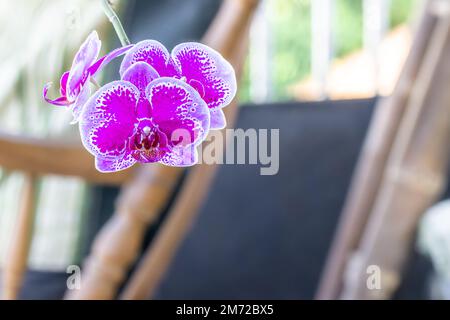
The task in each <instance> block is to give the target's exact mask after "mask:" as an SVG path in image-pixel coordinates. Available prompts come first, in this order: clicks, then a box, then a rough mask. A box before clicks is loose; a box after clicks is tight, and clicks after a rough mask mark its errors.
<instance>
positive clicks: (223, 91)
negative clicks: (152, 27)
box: [120, 40, 237, 129]
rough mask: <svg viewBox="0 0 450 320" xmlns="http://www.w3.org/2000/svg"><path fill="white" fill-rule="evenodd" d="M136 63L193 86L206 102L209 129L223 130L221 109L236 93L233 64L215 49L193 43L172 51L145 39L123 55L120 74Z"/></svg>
mask: <svg viewBox="0 0 450 320" xmlns="http://www.w3.org/2000/svg"><path fill="white" fill-rule="evenodd" d="M138 62H145V63H147V64H148V65H150V66H152V67H153V68H154V70H156V72H157V73H158V75H159V76H161V77H174V78H178V79H181V80H183V81H185V82H186V83H187V84H189V85H190V86H191V87H193V88H194V89H195V90H196V91H197V92H198V93H199V95H200V96H201V98H202V99H203V100H204V101H205V102H206V104H207V106H208V108H209V111H210V116H211V125H210V126H211V129H222V128H224V127H225V126H226V120H225V116H224V113H223V111H222V108H224V107H225V106H227V105H228V104H229V103H230V102H231V100H232V99H233V98H234V96H235V94H236V88H237V86H236V76H235V73H234V69H233V67H232V66H231V65H230V64H229V63H228V61H226V60H225V59H224V58H223V57H222V56H221V55H220V54H219V53H218V52H216V51H215V50H213V49H211V48H209V47H207V46H205V45H203V44H200V43H194V42H188V43H182V44H179V45H177V46H176V47H175V48H174V49H173V50H172V53H171V54H169V52H168V51H167V49H166V48H165V47H164V46H163V45H162V44H161V43H159V42H158V41H155V40H144V41H141V42H139V43H137V44H136V45H135V46H134V47H133V48H132V49H131V50H129V51H128V52H127V54H126V55H125V57H124V59H123V61H122V64H121V66H120V75H121V76H123V75H124V74H125V73H126V72H127V70H128V69H129V68H130V67H131V66H132V65H134V64H136V63H138Z"/></svg>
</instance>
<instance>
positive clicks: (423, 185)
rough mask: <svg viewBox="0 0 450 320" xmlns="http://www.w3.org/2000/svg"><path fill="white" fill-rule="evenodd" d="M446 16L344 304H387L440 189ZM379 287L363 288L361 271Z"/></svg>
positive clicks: (446, 139) (447, 110)
mask: <svg viewBox="0 0 450 320" xmlns="http://www.w3.org/2000/svg"><path fill="white" fill-rule="evenodd" d="M449 56H450V16H446V17H442V18H440V19H439V22H438V25H437V27H436V30H435V32H434V34H433V36H432V38H431V42H430V45H429V46H428V50H427V53H426V56H425V60H424V63H423V64H422V66H421V69H420V72H419V75H418V78H417V81H416V83H415V85H414V88H413V91H412V93H411V99H410V100H409V105H408V108H407V112H406V114H405V116H404V118H403V120H402V122H401V125H400V129H399V133H398V134H397V136H396V139H395V142H394V146H393V149H392V153H391V155H390V157H389V160H388V163H387V167H386V170H385V171H384V176H383V181H382V184H381V188H380V192H379V193H378V196H377V198H376V201H375V204H374V207H373V210H372V212H371V215H370V219H369V221H368V223H367V226H366V228H365V231H364V235H363V237H362V239H361V242H360V246H359V249H358V250H357V252H356V253H355V255H354V257H353V258H352V259H351V261H350V264H349V267H348V272H347V275H346V278H345V280H346V281H345V284H344V289H343V292H342V296H341V297H342V298H344V299H388V298H390V297H391V295H392V294H393V293H394V291H395V290H396V289H397V287H398V285H399V283H400V280H401V271H402V268H403V266H404V263H405V261H406V258H407V255H408V252H409V248H410V247H411V244H412V241H413V236H414V232H415V229H416V226H417V223H418V221H419V219H420V217H421V216H422V214H423V213H424V212H425V211H426V209H428V207H429V206H431V205H432V204H433V203H434V202H435V201H436V200H437V198H438V197H439V195H440V194H441V192H442V191H443V189H444V186H445V183H446V177H447V170H448V168H447V165H448V163H449V156H450V154H449V152H448V146H449V145H450V90H448V88H449V86H450V60H449V59H448V58H449ZM370 265H374V266H377V267H378V268H380V270H381V273H380V276H381V278H380V280H381V281H380V282H381V287H380V288H379V289H378V290H370V288H368V287H367V284H366V283H367V277H368V274H367V268H368V267H369V266H370Z"/></svg>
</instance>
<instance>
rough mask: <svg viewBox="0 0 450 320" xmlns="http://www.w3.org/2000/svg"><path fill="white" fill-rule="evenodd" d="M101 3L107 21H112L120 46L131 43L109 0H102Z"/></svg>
mask: <svg viewBox="0 0 450 320" xmlns="http://www.w3.org/2000/svg"><path fill="white" fill-rule="evenodd" d="M102 5H103V11H104V12H105V14H106V16H107V17H108V19H109V21H110V22H111V23H112V25H113V27H114V30H115V31H116V33H117V36H118V37H119V40H120V43H121V44H122V46H127V45H129V44H131V42H130V39H128V36H127V34H126V33H125V30H124V29H123V26H122V23H121V22H120V20H119V17H118V16H117V14H116V12H115V11H114V9H113V8H112V6H111V3H110V2H109V0H102Z"/></svg>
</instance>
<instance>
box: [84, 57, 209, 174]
mask: <svg viewBox="0 0 450 320" xmlns="http://www.w3.org/2000/svg"><path fill="white" fill-rule="evenodd" d="M79 126H80V134H81V139H82V142H83V145H84V146H85V147H86V149H87V150H88V151H89V152H90V153H91V154H93V155H94V156H95V157H96V161H95V164H96V168H97V169H98V170H99V171H101V172H114V171H119V170H123V169H126V168H128V167H131V166H132V165H134V164H135V163H137V162H141V163H153V162H160V163H163V164H165V165H169V166H190V165H193V164H195V163H197V161H198V160H197V150H196V146H197V145H198V144H200V143H201V142H202V141H203V140H204V139H205V137H206V135H207V133H208V131H209V128H210V112H209V108H208V106H207V104H206V102H205V101H204V100H203V99H202V97H201V96H200V94H199V93H198V92H197V91H196V90H195V89H194V88H193V87H191V86H190V85H188V84H187V83H186V82H184V81H182V80H179V79H176V78H173V77H160V74H158V72H157V71H156V70H155V69H154V68H153V67H152V66H150V65H149V64H147V63H145V62H136V63H133V65H130V66H129V68H127V70H126V71H124V72H123V73H122V80H119V81H114V82H111V83H109V84H107V85H105V86H103V87H102V88H100V89H99V90H98V91H97V92H96V93H95V94H94V95H93V96H92V97H91V98H90V99H89V100H88V101H87V103H86V104H85V106H84V108H83V110H82V112H81V115H80V121H79Z"/></svg>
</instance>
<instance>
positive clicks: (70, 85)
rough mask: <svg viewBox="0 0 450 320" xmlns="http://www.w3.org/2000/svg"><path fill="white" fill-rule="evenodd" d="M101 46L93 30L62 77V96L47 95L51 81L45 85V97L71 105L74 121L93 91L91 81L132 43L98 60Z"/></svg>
mask: <svg viewBox="0 0 450 320" xmlns="http://www.w3.org/2000/svg"><path fill="white" fill-rule="evenodd" d="M100 47H101V41H100V40H99V38H98V34H97V32H96V31H93V32H91V34H90V35H89V36H88V37H87V39H86V40H85V41H84V43H83V44H82V45H81V47H80V49H79V50H78V52H77V53H76V55H75V58H74V60H73V63H72V67H71V68H70V70H69V71H67V72H64V73H63V75H62V76H61V79H60V93H61V96H60V97H59V98H56V99H54V100H52V99H49V98H48V97H47V94H48V89H49V87H50V86H51V83H48V84H47V85H45V87H44V92H43V95H44V99H45V100H46V101H47V102H48V103H51V104H53V105H57V106H70V107H71V109H72V113H73V116H74V122H76V121H77V120H78V117H79V115H80V112H81V109H82V106H83V105H84V104H85V103H86V101H87V100H88V98H89V96H90V94H91V92H90V88H89V81H90V80H91V78H92V77H94V76H95V74H96V73H97V72H98V71H100V70H101V69H102V68H103V67H104V66H105V65H107V64H108V63H109V62H111V60H113V59H114V58H116V57H118V56H120V55H123V54H124V53H125V52H127V51H128V50H129V49H130V48H131V47H132V45H129V46H124V47H121V48H118V49H116V50H113V51H112V52H110V53H109V54H107V55H105V56H103V57H102V58H100V59H99V60H97V58H98V55H99V52H100Z"/></svg>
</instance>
